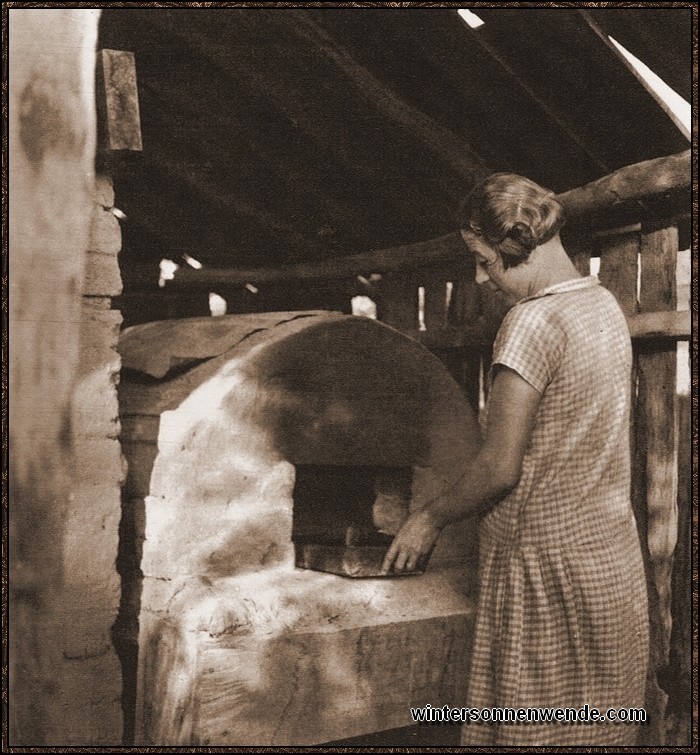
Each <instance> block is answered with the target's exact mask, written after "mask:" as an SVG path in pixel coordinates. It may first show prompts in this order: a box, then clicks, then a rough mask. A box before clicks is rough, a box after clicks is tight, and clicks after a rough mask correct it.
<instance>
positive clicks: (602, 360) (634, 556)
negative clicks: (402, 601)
mask: <svg viewBox="0 0 700 755" xmlns="http://www.w3.org/2000/svg"><path fill="white" fill-rule="evenodd" d="M563 221H564V212H563V208H562V206H561V205H560V204H559V203H558V202H557V200H556V199H555V198H554V196H553V194H552V193H551V192H549V191H547V190H546V189H543V188H542V187H540V186H538V185H537V184H535V183H533V182H532V181H530V180H528V179H526V178H523V177H521V176H517V175H514V174H506V173H497V174H495V175H492V176H490V177H489V178H487V179H486V180H485V181H484V182H483V183H481V184H479V185H478V186H476V187H475V188H474V190H473V191H472V192H471V193H470V195H469V196H468V197H467V200H466V201H465V203H464V205H463V214H462V218H461V223H462V230H461V233H462V237H463V238H464V241H465V243H466V245H467V248H468V249H469V251H470V252H471V253H472V254H473V255H474V257H475V260H476V281H477V283H482V284H484V285H486V286H488V287H489V288H491V289H493V290H497V291H500V293H501V294H503V295H505V296H507V297H509V298H510V299H511V300H512V302H513V303H514V306H513V307H512V309H510V311H509V312H508V314H507V315H506V317H505V319H504V321H503V323H502V325H501V327H500V329H499V332H498V335H497V337H496V342H495V344H494V349H493V364H492V368H491V373H490V381H491V385H490V391H489V401H488V406H487V419H486V430H485V436H484V442H483V446H482V448H481V450H480V452H479V454H478V455H477V457H476V459H475V460H474V462H473V463H472V464H471V465H470V466H469V468H468V469H467V470H466V471H465V473H464V475H463V476H462V478H461V479H460V481H459V483H458V484H457V485H455V486H454V487H453V488H452V490H451V491H449V492H448V493H447V494H446V495H445V496H442V497H441V498H440V499H437V500H434V501H431V502H430V503H429V504H427V505H426V506H425V507H423V508H422V509H421V510H419V511H416V512H414V513H412V514H411V515H410V516H409V518H408V519H407V520H406V521H405V522H404V524H403V526H402V527H401V529H400V530H399V532H398V533H397V535H396V537H395V539H394V541H393V543H392V546H391V548H390V549H389V551H388V553H387V556H386V559H385V562H384V568H385V570H386V571H387V572H388V571H391V570H392V569H393V571H395V572H402V571H404V570H411V569H413V568H414V567H415V565H416V563H417V561H418V560H419V559H421V558H424V557H425V555H426V554H427V553H429V552H430V549H431V548H432V546H433V545H434V543H435V541H436V540H437V537H438V535H439V533H440V530H441V529H442V528H443V527H444V526H445V525H447V524H449V523H450V522H454V521H457V520H459V519H462V518H463V517H465V516H467V515H469V514H472V513H474V512H477V511H478V512H482V513H483V514H484V518H483V520H482V523H481V527H480V554H479V559H480V567H479V568H480V594H479V603H478V610H477V618H476V627H475V632H476V634H475V638H474V649H473V653H472V662H471V671H470V677H469V688H468V699H467V702H466V705H467V707H470V708H479V709H483V708H493V707H504V708H516V709H517V708H555V707H562V708H576V709H579V708H583V706H584V705H588V706H589V707H591V708H592V707H595V708H598V709H599V710H600V711H601V712H602V713H606V712H607V711H608V709H611V708H628V707H633V708H642V707H643V705H644V689H645V681H646V669H647V655H648V641H649V640H648V614H647V596H646V583H645V578H644V569H643V563H642V556H641V550H640V545H639V539H638V535H637V529H636V526H635V521H634V516H633V513H632V509H631V505H630V454H629V411H630V369H631V346H630V338H629V332H628V329H627V324H626V321H625V318H624V316H623V314H622V312H621V310H620V308H619V306H618V305H617V302H616V301H615V299H614V297H613V296H612V294H610V292H608V291H607V290H606V289H604V288H603V287H601V286H600V285H599V283H598V279H597V278H596V277H594V276H588V277H582V276H581V275H579V273H578V272H577V271H576V269H575V267H574V266H573V264H572V263H571V261H570V259H569V257H568V256H567V254H566V252H565V250H564V248H563V246H562V243H561V239H560V237H559V230H560V228H561V226H562V224H563ZM636 733H637V732H636V727H634V726H633V725H630V724H622V723H613V724H610V723H598V724H586V725H582V724H578V725H573V724H564V723H502V724H484V723H474V722H469V723H465V724H464V725H463V727H462V744H465V745H467V744H481V745H492V746H495V745H521V746H522V745H567V744H571V745H634V744H635V739H636Z"/></svg>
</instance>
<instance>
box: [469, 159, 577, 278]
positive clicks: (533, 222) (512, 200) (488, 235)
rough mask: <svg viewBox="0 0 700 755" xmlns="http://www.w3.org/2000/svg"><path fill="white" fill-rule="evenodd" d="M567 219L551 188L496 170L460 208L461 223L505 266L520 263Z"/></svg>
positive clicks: (479, 184) (547, 239) (470, 194)
mask: <svg viewBox="0 0 700 755" xmlns="http://www.w3.org/2000/svg"><path fill="white" fill-rule="evenodd" d="M565 219H566V218H565V212H564V207H563V206H562V205H561V203H560V202H559V201H557V199H556V198H555V196H554V194H553V193H552V192H551V191H549V190H548V189H545V188H543V187H542V186H540V185H539V184H536V183H535V182H534V181H531V180H530V179H529V178H525V177H524V176H519V175H517V174H516V173H493V174H492V175H490V176H489V177H488V178H486V179H485V180H483V181H481V182H480V183H478V184H477V185H476V186H475V187H474V188H473V189H472V190H471V191H470V192H469V194H468V195H467V197H466V199H465V200H464V201H463V202H462V205H461V207H460V209H459V223H460V227H462V228H464V229H465V230H466V231H471V232H472V233H476V234H477V235H479V236H482V237H483V238H484V239H486V241H487V242H488V243H489V244H490V245H491V246H493V247H494V249H495V250H496V251H497V252H498V253H499V254H500V256H501V259H502V260H503V266H504V268H508V267H515V266H516V265H519V264H520V263H521V262H524V261H525V260H526V259H527V258H528V257H529V256H530V253H531V252H532V251H533V249H535V248H536V247H537V246H539V245H540V244H544V243H545V242H546V241H549V240H550V239H551V238H554V236H556V235H557V233H559V230H560V229H561V227H562V226H563V225H564V222H565Z"/></svg>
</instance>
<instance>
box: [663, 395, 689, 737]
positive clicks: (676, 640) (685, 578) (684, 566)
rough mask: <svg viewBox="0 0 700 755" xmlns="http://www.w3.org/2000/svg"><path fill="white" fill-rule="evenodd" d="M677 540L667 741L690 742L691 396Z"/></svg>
mask: <svg viewBox="0 0 700 755" xmlns="http://www.w3.org/2000/svg"><path fill="white" fill-rule="evenodd" d="M678 399H679V400H678V428H679V430H678V439H679V443H678V541H677V543H676V550H675V553H674V556H673V574H672V577H671V590H672V595H671V600H672V603H671V618H672V629H671V643H670V649H669V665H668V675H667V682H666V685H665V687H666V691H667V692H668V708H667V712H666V721H667V724H666V732H667V737H666V745H668V746H671V747H690V746H691V727H690V722H691V717H690V710H691V705H692V688H693V685H692V667H693V637H692V630H693V612H692V600H693V596H692V574H691V564H692V543H691V535H692V527H691V517H692V514H693V508H692V500H691V497H690V490H691V467H692V459H691V423H690V419H691V416H690V413H691V405H690V396H689V395H685V396H679V397H678Z"/></svg>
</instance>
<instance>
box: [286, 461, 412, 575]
mask: <svg viewBox="0 0 700 755" xmlns="http://www.w3.org/2000/svg"><path fill="white" fill-rule="evenodd" d="M412 476H413V470H412V468H411V467H382V466H334V465H320V464H319V465H297V467H296V481H295V484H294V494H293V495H294V513H293V525H292V540H293V542H294V549H295V563H296V566H297V567H298V568H301V569H312V570H315V571H324V572H330V573H332V574H339V575H342V576H344V577H378V576H384V575H382V573H381V566H382V561H383V560H384V556H385V555H386V552H387V550H388V548H389V546H390V545H391V542H392V540H393V537H394V535H395V534H396V532H397V531H398V528H399V527H400V525H401V523H402V522H403V521H404V519H405V518H406V517H407V516H408V510H409V502H410V500H411V483H412ZM423 571H424V564H420V565H419V567H418V568H416V569H415V570H414V571H413V572H411V573H412V574H420V573H422V572H423Z"/></svg>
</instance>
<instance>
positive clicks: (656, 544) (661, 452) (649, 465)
mask: <svg viewBox="0 0 700 755" xmlns="http://www.w3.org/2000/svg"><path fill="white" fill-rule="evenodd" d="M640 255H641V288H640V296H639V306H640V310H641V311H642V312H644V313H646V312H650V311H651V312H655V311H658V310H675V306H676V295H675V293H676V292H675V264H676V259H677V256H678V233H677V230H676V228H662V229H654V228H650V229H643V232H642V236H641V245H640ZM637 370H638V384H637V405H636V417H635V420H636V423H637V437H636V453H635V476H636V475H639V478H640V479H639V480H638V481H637V482H636V488H635V498H636V505H637V509H638V510H639V508H640V507H641V506H643V508H644V510H645V518H646V532H645V538H644V539H645V541H646V546H647V548H646V557H647V561H648V577H649V599H650V622H651V627H650V629H651V666H650V675H649V680H648V689H647V702H646V707H647V710H648V713H649V715H650V717H651V725H650V727H649V728H648V729H647V730H645V736H646V737H647V741H646V742H645V744H646V743H652V742H653V743H659V742H660V743H663V741H664V739H663V737H664V734H663V711H664V707H665V701H664V695H663V694H662V693H661V690H660V687H659V679H661V678H663V677H664V676H665V674H666V672H667V665H668V654H669V639H670V630H671V613H670V604H671V584H670V581H671V564H672V558H673V551H674V548H675V544H676V538H677V522H676V520H677V502H676V490H677V461H676V459H677V449H676V422H675V406H676V402H675V388H676V349H675V344H674V345H673V346H672V347H671V348H669V347H667V346H664V345H663V344H661V345H659V344H658V343H652V344H650V345H647V346H646V347H644V348H640V349H639V353H638V360H637ZM642 496H643V500H642Z"/></svg>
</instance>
